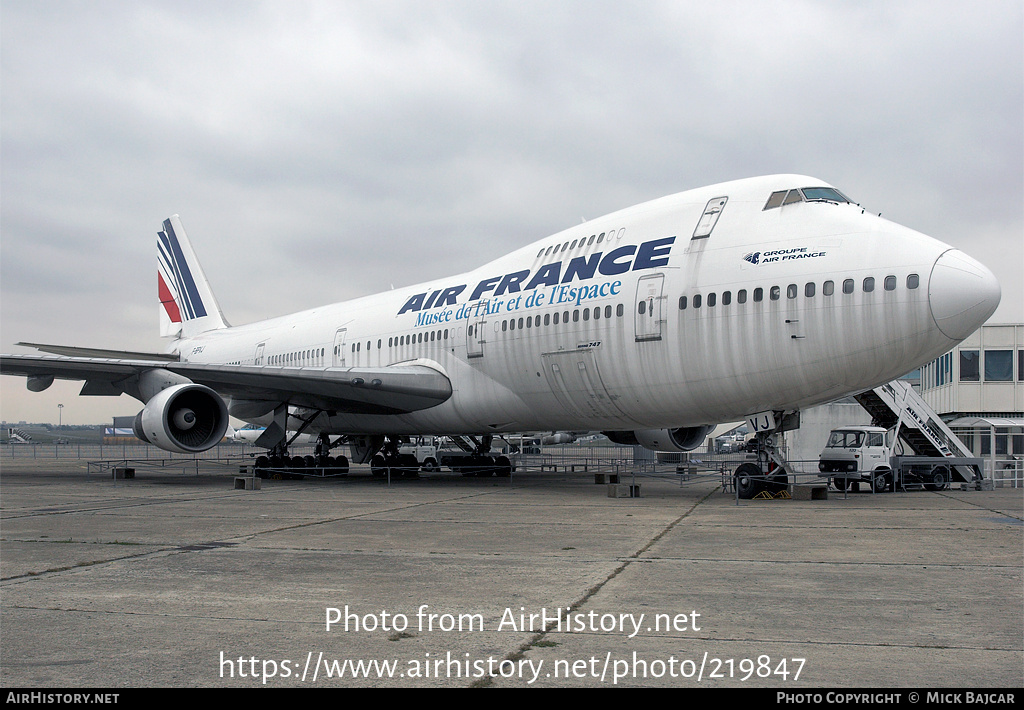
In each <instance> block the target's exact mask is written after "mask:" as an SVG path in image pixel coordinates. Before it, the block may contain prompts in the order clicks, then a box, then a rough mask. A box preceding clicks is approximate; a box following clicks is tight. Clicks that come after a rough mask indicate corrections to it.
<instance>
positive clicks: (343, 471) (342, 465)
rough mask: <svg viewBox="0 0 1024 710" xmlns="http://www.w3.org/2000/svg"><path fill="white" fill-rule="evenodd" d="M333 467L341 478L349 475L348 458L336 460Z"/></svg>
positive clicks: (341, 457) (342, 457)
mask: <svg viewBox="0 0 1024 710" xmlns="http://www.w3.org/2000/svg"><path fill="white" fill-rule="evenodd" d="M332 465H333V466H334V467H335V471H334V473H336V474H338V475H339V476H347V475H348V456H339V457H338V458H336V459H334V463H333V464H332Z"/></svg>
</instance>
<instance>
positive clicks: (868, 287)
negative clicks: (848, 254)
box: [864, 276, 875, 293]
mask: <svg viewBox="0 0 1024 710" xmlns="http://www.w3.org/2000/svg"><path fill="white" fill-rule="evenodd" d="M874 290H875V278H874V277H873V276H868V277H867V278H866V279H864V293H871V292H872V291H874Z"/></svg>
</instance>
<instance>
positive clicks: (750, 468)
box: [733, 463, 763, 500]
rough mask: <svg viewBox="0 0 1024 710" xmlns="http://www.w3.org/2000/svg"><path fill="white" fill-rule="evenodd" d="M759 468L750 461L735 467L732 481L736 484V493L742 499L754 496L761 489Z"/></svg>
mask: <svg viewBox="0 0 1024 710" xmlns="http://www.w3.org/2000/svg"><path fill="white" fill-rule="evenodd" d="M760 476H761V469H760V467H758V466H757V465H755V464H752V463H743V464H740V465H739V466H738V467H737V468H736V473H734V474H733V482H734V483H735V484H736V495H738V496H739V497H740V498H743V499H744V500H749V499H751V498H753V497H754V496H756V495H757V494H758V493H760V492H761V490H762V489H763V485H762V483H761V480H760Z"/></svg>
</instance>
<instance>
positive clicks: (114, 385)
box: [0, 355, 452, 414]
mask: <svg viewBox="0 0 1024 710" xmlns="http://www.w3.org/2000/svg"><path fill="white" fill-rule="evenodd" d="M153 369H165V370H170V371H171V372H175V373H177V374H179V375H182V376H184V377H187V378H188V379H190V380H191V381H192V382H195V383H196V384H201V385H206V386H207V387H210V388H211V389H213V390H215V391H216V392H217V393H218V394H220V395H221V396H224V397H229V396H230V397H236V398H239V399H244V400H251V401H266V402H274V403H278V404H290V405H293V406H298V407H311V408H314V409H323V410H326V411H335V412H346V413H354V414H403V413H406V412H414V411H417V410H420V409H426V408H428V407H433V406H435V405H438V404H441V403H442V402H444V401H445V400H447V399H448V398H449V397H451V394H452V385H451V381H449V379H448V378H447V377H446V376H445V375H444V374H442V373H440V372H438V371H437V370H434V369H432V368H430V367H426V366H423V365H410V366H395V367H371V368H358V367H349V368H345V367H277V366H267V365H207V364H201V363H188V362H160V361H156V360H133V359H116V358H93V357H67V356H59V355H43V356H40V355H0V375H25V376H27V377H29V378H33V377H36V378H42V379H43V380H45V378H48V377H53V378H56V379H61V380H84V381H85V386H84V387H83V388H82V394H96V395H117V394H120V393H121V392H123V391H124V390H123V389H122V387H121V386H120V383H122V382H125V381H127V380H130V378H133V377H135V376H137V375H139V374H141V373H142V372H144V371H146V370H153ZM29 384H30V386H31V385H32V381H31V380H30V381H29ZM46 386H47V383H46V382H45V381H44V382H43V383H42V386H41V387H40V389H44V388H45V387H46Z"/></svg>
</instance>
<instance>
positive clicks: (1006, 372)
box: [985, 350, 1013, 382]
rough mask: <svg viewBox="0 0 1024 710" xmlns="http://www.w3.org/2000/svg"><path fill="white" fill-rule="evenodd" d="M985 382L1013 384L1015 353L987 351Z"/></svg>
mask: <svg viewBox="0 0 1024 710" xmlns="http://www.w3.org/2000/svg"><path fill="white" fill-rule="evenodd" d="M985 381H986V382H1013V351H1012V350H986V351H985Z"/></svg>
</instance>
